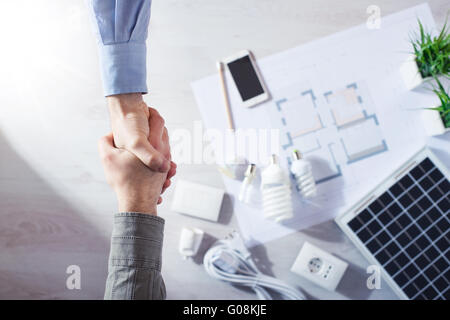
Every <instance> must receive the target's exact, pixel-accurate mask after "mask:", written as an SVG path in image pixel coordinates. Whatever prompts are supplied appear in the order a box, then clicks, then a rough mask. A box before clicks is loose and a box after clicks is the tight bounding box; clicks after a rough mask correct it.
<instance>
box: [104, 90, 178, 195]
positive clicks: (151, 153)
mask: <svg viewBox="0 0 450 320" xmlns="http://www.w3.org/2000/svg"><path fill="white" fill-rule="evenodd" d="M107 101H108V108H109V112H110V115H111V126H112V131H113V137H114V138H113V139H114V145H115V146H116V147H117V148H122V149H126V150H128V151H129V152H131V153H133V154H134V155H135V156H136V157H137V158H139V159H140V160H141V161H142V163H144V164H145V165H147V166H148V167H149V168H150V169H151V170H154V171H158V172H164V173H167V178H166V181H165V183H164V185H163V189H162V192H164V191H165V189H166V188H167V187H169V186H170V179H171V178H172V177H173V176H174V175H175V173H176V165H175V163H174V162H172V161H171V155H170V148H169V146H168V144H167V148H160V144H161V143H162V142H161V137H162V134H163V132H165V134H166V135H167V129H165V127H164V119H163V118H162V117H161V116H160V115H159V113H158V112H157V111H156V110H155V109H153V108H148V107H147V105H146V104H145V102H144V101H143V99H142V94H140V93H129V94H120V95H114V96H109V97H107ZM161 201H162V198H159V201H158V203H161Z"/></svg>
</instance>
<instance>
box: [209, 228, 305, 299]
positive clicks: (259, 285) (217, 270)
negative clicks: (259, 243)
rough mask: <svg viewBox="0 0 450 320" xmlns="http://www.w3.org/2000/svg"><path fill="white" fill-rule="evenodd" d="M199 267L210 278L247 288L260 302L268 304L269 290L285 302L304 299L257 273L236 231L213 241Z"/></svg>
mask: <svg viewBox="0 0 450 320" xmlns="http://www.w3.org/2000/svg"><path fill="white" fill-rule="evenodd" d="M203 265H204V267H205V270H206V272H207V273H208V274H209V275H210V276H211V277H213V278H216V279H219V280H221V281H225V282H229V283H231V284H237V285H242V286H247V287H250V288H251V289H253V290H254V291H255V292H256V294H257V295H258V297H259V299H261V300H272V296H271V294H270V292H269V290H271V291H273V292H276V293H278V294H279V295H280V296H281V297H283V298H284V299H286V300H304V299H306V298H305V296H304V295H303V294H302V293H301V292H300V291H299V290H297V289H296V288H294V287H292V286H290V285H288V284H286V283H284V282H282V281H280V280H278V279H276V278H274V277H270V276H267V275H265V274H263V273H261V272H260V271H259V270H258V268H257V267H256V265H255V263H254V262H253V261H252V259H251V258H250V252H249V251H248V250H247V248H246V247H245V245H244V242H243V241H242V239H241V237H240V236H239V234H238V233H237V232H236V231H233V232H232V233H231V234H230V236H229V237H228V238H226V239H224V240H219V241H217V242H216V243H215V244H214V245H213V246H212V247H211V248H210V249H209V250H208V251H207V252H206V254H205V256H204V258H203Z"/></svg>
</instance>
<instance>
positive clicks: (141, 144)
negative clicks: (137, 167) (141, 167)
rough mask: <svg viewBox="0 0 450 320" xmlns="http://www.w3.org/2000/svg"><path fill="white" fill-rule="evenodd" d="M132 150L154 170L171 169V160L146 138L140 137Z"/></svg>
mask: <svg viewBox="0 0 450 320" xmlns="http://www.w3.org/2000/svg"><path fill="white" fill-rule="evenodd" d="M130 151H131V152H132V153H134V155H135V156H136V157H138V158H139V160H141V161H142V162H143V163H144V164H145V165H146V166H147V167H149V168H150V169H151V170H153V171H158V172H167V171H169V169H170V161H168V160H167V159H166V158H165V157H164V156H163V155H162V153H160V152H159V151H158V150H156V149H155V148H154V147H153V146H152V145H151V144H150V142H149V141H148V140H147V139H145V138H143V139H139V140H138V142H137V143H136V144H135V145H134V146H133V147H132V148H131V150H130Z"/></svg>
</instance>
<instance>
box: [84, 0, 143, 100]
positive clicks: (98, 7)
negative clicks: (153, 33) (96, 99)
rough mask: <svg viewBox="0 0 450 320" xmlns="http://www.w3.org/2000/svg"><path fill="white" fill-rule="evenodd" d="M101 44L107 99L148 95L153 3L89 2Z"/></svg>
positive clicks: (124, 0)
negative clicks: (150, 23)
mask: <svg viewBox="0 0 450 320" xmlns="http://www.w3.org/2000/svg"><path fill="white" fill-rule="evenodd" d="M87 4H88V8H89V11H90V13H91V16H92V20H93V24H94V29H95V33H96V36H97V39H98V44H99V54H100V64H101V75H102V81H103V87H104V92H105V96H110V95H114V94H121V93H132V92H141V93H147V81H146V79H147V61H146V57H147V48H146V44H145V41H146V39H147V34H148V24H149V21H150V6H151V0H88V1H87Z"/></svg>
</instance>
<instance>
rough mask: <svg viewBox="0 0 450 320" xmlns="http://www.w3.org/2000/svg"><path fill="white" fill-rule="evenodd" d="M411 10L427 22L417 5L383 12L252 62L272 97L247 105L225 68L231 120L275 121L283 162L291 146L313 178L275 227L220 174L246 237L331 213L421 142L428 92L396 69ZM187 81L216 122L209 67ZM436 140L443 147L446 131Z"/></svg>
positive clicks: (220, 116)
mask: <svg viewBox="0 0 450 320" xmlns="http://www.w3.org/2000/svg"><path fill="white" fill-rule="evenodd" d="M417 18H420V20H421V21H422V23H423V24H424V25H425V26H426V28H427V29H429V30H435V24H434V20H433V17H432V15H431V12H430V9H429V7H428V5H427V4H424V5H420V6H417V7H413V8H410V9H407V10H405V11H402V12H399V13H396V14H393V15H390V16H387V17H383V18H382V21H381V28H380V29H375V30H370V29H368V28H367V27H366V26H365V25H361V26H358V27H355V28H352V29H349V30H347V31H344V32H340V33H337V34H334V35H332V36H329V37H326V38H323V39H320V40H317V41H314V42H311V43H309V44H306V45H302V46H298V47H296V48H293V49H290V50H287V51H284V52H281V53H278V54H274V55H272V56H269V57H266V58H263V59H261V60H258V65H259V68H260V70H261V73H262V75H263V78H264V79H265V82H266V84H267V87H268V89H269V91H270V93H271V96H272V99H271V100H270V101H268V102H266V103H264V104H262V105H259V106H257V107H254V108H244V107H242V106H241V105H240V103H239V100H240V98H239V96H238V92H237V89H236V88H235V86H234V84H233V83H232V81H231V77H230V75H229V74H228V73H227V74H226V77H227V83H228V90H229V96H230V101H231V105H232V113H233V118H234V122H235V126H236V128H279V129H280V139H281V145H282V148H281V149H280V150H281V153H280V157H281V159H282V163H283V165H284V166H286V167H287V163H288V162H287V159H288V157H289V156H290V154H291V152H292V150H293V149H295V148H298V149H300V150H301V151H302V152H303V153H304V155H305V157H306V158H307V159H309V160H311V161H312V163H313V167H314V176H315V178H316V180H317V181H318V182H319V183H318V191H319V194H318V196H317V198H315V199H313V200H312V201H311V202H305V201H301V200H300V197H299V196H298V195H297V194H294V200H293V202H294V209H295V210H294V211H295V217H294V219H292V220H289V221H287V222H286V223H284V224H283V225H281V224H276V223H273V222H270V221H267V220H264V219H263V217H262V212H261V208H259V207H252V206H248V205H244V204H242V203H240V202H239V201H237V196H238V193H239V188H240V182H239V181H235V180H231V179H228V178H224V179H225V185H226V188H227V192H228V193H229V194H230V195H231V196H232V197H233V199H234V212H235V214H236V215H237V218H238V221H239V225H240V228H241V232H242V234H243V236H244V238H245V239H246V240H247V241H248V244H249V245H252V244H255V243H258V242H266V241H269V240H273V239H276V238H278V237H281V236H284V235H286V234H289V233H291V232H294V231H296V230H300V229H303V228H307V227H311V226H313V225H315V224H318V223H320V222H323V221H326V220H328V219H331V218H333V217H335V216H336V215H337V214H339V213H340V212H342V211H343V210H345V208H347V207H348V206H350V205H352V204H353V203H354V202H355V201H357V200H358V199H359V198H360V197H361V196H363V195H364V194H365V193H366V192H368V191H369V190H370V189H371V188H372V187H373V186H374V185H375V184H376V183H377V182H379V181H381V179H382V178H383V177H385V176H387V175H389V174H390V173H391V172H392V170H394V169H395V168H396V167H397V166H399V165H400V164H401V163H402V161H404V160H405V159H406V158H407V157H408V156H409V155H410V154H412V153H413V152H415V151H416V150H418V149H419V148H420V147H422V146H423V145H425V144H426V137H425V133H424V130H423V127H422V123H421V120H420V112H421V111H418V110H417V109H419V108H424V107H429V106H433V105H436V104H437V103H438V101H437V99H436V97H435V96H434V95H433V94H430V92H426V91H421V92H419V91H407V90H406V88H405V85H404V83H403V80H402V78H401V76H400V73H399V66H400V65H401V63H402V62H403V61H404V60H405V59H406V58H407V54H408V52H410V51H411V45H410V43H409V39H410V35H411V32H413V31H414V30H417ZM192 88H193V91H194V95H195V98H196V100H197V103H198V107H199V109H200V112H201V114H202V117H203V120H204V123H205V126H206V127H207V128H215V129H220V130H225V129H226V125H227V122H226V113H225V108H224V103H223V96H222V93H221V91H220V82H219V77H218V75H213V76H210V77H207V78H205V79H202V80H199V81H196V82H194V83H193V84H192ZM438 144H439V148H442V150H444V152H447V151H446V150H450V143H449V140H448V137H446V138H444V139H441V140H440V142H439V143H438ZM258 164H259V165H261V163H258Z"/></svg>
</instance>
